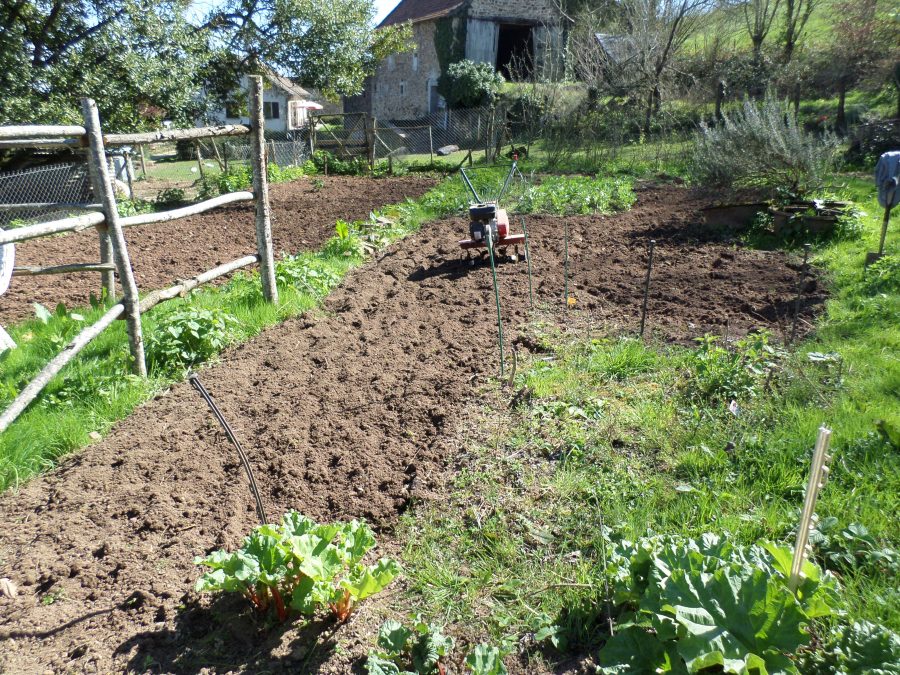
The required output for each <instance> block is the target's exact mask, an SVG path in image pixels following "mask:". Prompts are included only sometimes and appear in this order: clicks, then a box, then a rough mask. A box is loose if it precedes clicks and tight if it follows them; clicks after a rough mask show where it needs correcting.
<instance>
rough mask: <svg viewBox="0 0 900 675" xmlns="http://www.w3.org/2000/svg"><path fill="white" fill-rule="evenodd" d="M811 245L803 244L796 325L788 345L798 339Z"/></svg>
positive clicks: (796, 303)
mask: <svg viewBox="0 0 900 675" xmlns="http://www.w3.org/2000/svg"><path fill="white" fill-rule="evenodd" d="M809 249H810V245H809V244H803V265H802V266H801V267H800V272H799V273H798V274H797V297H796V299H795V300H794V324H793V325H792V326H791V339H790V340H788V344H789V345H791V344H794V339H795V338H796V337H797V323H798V322H799V321H800V299H801V298H802V297H803V281H804V280H805V279H806V274H807V268H808V265H809Z"/></svg>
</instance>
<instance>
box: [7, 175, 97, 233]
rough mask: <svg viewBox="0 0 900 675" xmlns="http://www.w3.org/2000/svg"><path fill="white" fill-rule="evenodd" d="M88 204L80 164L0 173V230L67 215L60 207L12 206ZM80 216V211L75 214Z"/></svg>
mask: <svg viewBox="0 0 900 675" xmlns="http://www.w3.org/2000/svg"><path fill="white" fill-rule="evenodd" d="M90 201H91V181H90V177H89V176H88V171H87V165H86V164H84V163H77V162H72V163H66V164H52V165H48V166H38V167H33V168H29V169H22V170H21V171H10V172H6V173H0V227H3V228H4V229H6V228H9V227H11V226H15V225H19V224H27V223H32V222H37V221H47V220H54V219H56V218H64V217H66V216H67V215H71V214H72V213H73V210H72V209H70V208H66V207H65V206H62V207H40V206H29V207H22V208H19V207H16V208H7V207H8V206H9V205H18V204H48V203H57V204H59V203H61V204H82V203H87V202H90ZM76 213H83V211H76Z"/></svg>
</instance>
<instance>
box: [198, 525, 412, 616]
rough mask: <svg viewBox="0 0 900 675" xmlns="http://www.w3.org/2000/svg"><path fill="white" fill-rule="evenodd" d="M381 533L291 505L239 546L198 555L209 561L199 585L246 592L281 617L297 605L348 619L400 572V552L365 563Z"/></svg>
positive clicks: (307, 613) (255, 602)
mask: <svg viewBox="0 0 900 675" xmlns="http://www.w3.org/2000/svg"><path fill="white" fill-rule="evenodd" d="M374 546H375V535H374V534H373V533H372V530H371V529H370V528H369V526H368V525H366V524H365V523H362V522H359V521H356V520H354V521H351V522H349V523H334V524H330V525H319V524H317V523H315V522H313V521H312V520H310V519H309V518H307V517H306V516H303V515H301V514H299V513H297V512H296V511H289V512H288V513H286V514H285V515H284V517H283V518H282V521H281V524H280V525H262V526H260V527H257V528H255V529H254V530H253V532H251V533H250V535H249V536H247V537H246V538H245V539H244V542H243V544H242V546H241V548H240V549H238V550H237V551H232V552H229V551H224V550H219V551H214V552H213V553H211V554H209V555H208V556H206V557H205V558H199V557H198V558H196V559H195V560H194V563H195V564H197V565H202V566H204V567H208V568H209V569H210V571H209V572H206V573H204V574H203V576H201V577H200V578H199V579H198V580H197V584H196V587H195V588H196V590H197V592H205V593H215V592H223V591H224V592H232V593H240V594H242V595H244V596H245V597H246V598H247V599H248V600H250V601H251V602H252V603H253V605H254V607H256V609H257V610H258V611H259V612H261V613H263V614H266V613H268V612H269V611H270V610H274V612H275V614H276V615H277V617H278V619H279V620H280V621H286V620H287V619H288V616H289V613H290V611H291V610H294V611H296V612H298V613H299V614H302V615H304V616H312V615H314V614H315V613H316V612H317V611H318V610H320V609H321V608H324V607H328V608H330V610H331V612H332V614H333V615H334V616H335V617H336V618H337V619H338V620H340V621H344V620H346V619H347V617H348V616H349V615H350V613H351V612H352V611H353V609H354V608H355V607H356V605H357V604H358V603H359V602H361V601H363V600H365V599H366V598H368V597H370V596H372V595H374V594H376V593H378V592H380V591H381V590H383V589H384V588H385V587H386V586H387V585H388V584H390V583H391V581H393V580H394V578H395V577H396V576H397V575H398V574H399V573H400V567H399V565H398V564H397V563H396V562H394V561H393V560H390V559H387V558H382V559H380V560H378V561H377V562H375V563H374V564H372V565H368V566H367V565H364V564H363V563H362V559H363V557H364V556H365V555H366V553H368V552H369V550H371V549H372V548H373V547H374Z"/></svg>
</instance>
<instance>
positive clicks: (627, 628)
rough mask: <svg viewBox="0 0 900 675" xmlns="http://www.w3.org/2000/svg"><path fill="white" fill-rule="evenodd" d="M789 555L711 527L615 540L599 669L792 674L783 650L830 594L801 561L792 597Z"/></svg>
mask: <svg viewBox="0 0 900 675" xmlns="http://www.w3.org/2000/svg"><path fill="white" fill-rule="evenodd" d="M791 557H792V555H791V550H790V549H789V548H787V547H781V546H778V545H776V544H773V543H769V542H767V543H764V544H762V545H753V546H749V547H740V546H736V545H733V544H731V543H730V542H729V541H728V540H727V539H726V538H724V537H719V536H718V535H714V534H705V535H703V536H702V537H701V538H700V539H687V538H682V537H675V536H660V535H656V536H649V537H645V538H642V539H640V540H639V541H637V542H636V543H631V542H628V541H623V542H621V543H619V544H617V545H616V546H615V548H614V550H613V552H612V555H611V560H610V565H609V568H608V570H607V573H608V575H609V577H610V579H611V582H612V584H613V591H612V596H613V597H612V602H613V603H614V604H615V606H616V608H617V612H618V620H617V623H618V630H617V631H616V634H615V636H614V637H612V638H610V639H609V641H607V643H606V644H605V645H604V647H603V648H602V649H601V650H600V653H599V663H600V666H601V669H600V671H601V672H604V673H631V672H661V671H664V672H669V671H671V672H692V673H694V672H700V671H703V670H705V669H708V668H716V669H719V670H721V671H722V672H726V673H748V672H760V673H766V672H767V673H796V672H798V671H797V668H796V666H795V665H794V663H793V662H792V661H791V660H790V658H788V657H789V655H792V654H794V653H795V652H796V651H797V649H798V648H800V647H801V646H803V645H805V644H807V643H808V642H809V639H810V638H809V634H808V632H807V631H806V626H807V625H808V623H809V622H810V621H811V620H813V619H816V618H819V617H825V616H829V615H831V614H832V613H833V607H835V606H836V604H837V597H836V592H835V588H836V585H835V582H834V581H833V579H832V578H831V577H830V576H829V575H828V573H822V572H820V570H819V569H818V568H817V567H816V566H815V565H813V564H812V563H809V562H807V563H806V564H805V565H804V567H803V574H802V580H801V583H800V586H799V588H798V590H797V594H796V595H794V594H793V593H792V592H791V591H790V590H789V588H788V586H787V580H788V577H789V574H790V566H791ZM657 669H658V670H657Z"/></svg>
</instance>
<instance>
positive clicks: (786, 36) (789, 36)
mask: <svg viewBox="0 0 900 675" xmlns="http://www.w3.org/2000/svg"><path fill="white" fill-rule="evenodd" d="M820 2H821V0H784V33H783V34H782V37H781V39H782V42H783V47H782V58H783V60H784V62H785V63H789V62H790V60H791V59H792V58H793V56H794V50H795V49H796V48H797V45H798V44H799V42H800V39H801V38H802V37H803V30H804V29H805V28H806V24H807V22H808V21H809V17H810V16H812V13H813V10H814V9H815V8H816V7H818V6H819V3H820Z"/></svg>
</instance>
